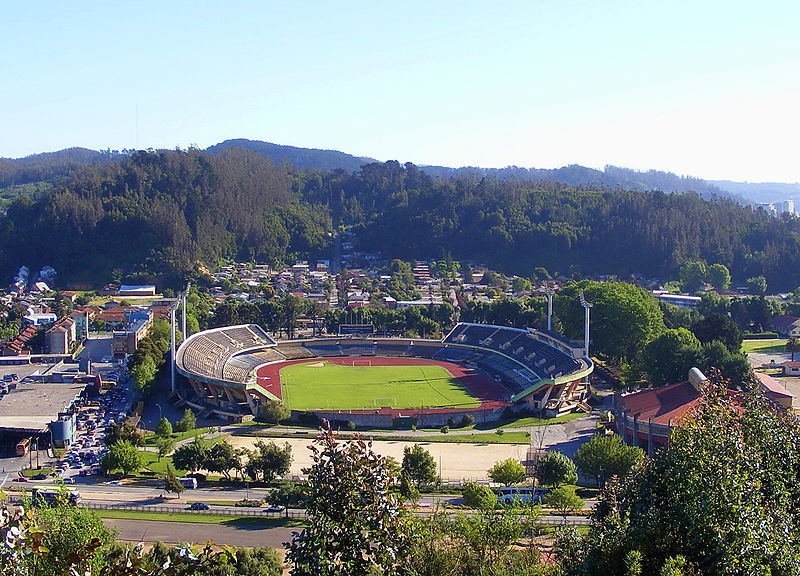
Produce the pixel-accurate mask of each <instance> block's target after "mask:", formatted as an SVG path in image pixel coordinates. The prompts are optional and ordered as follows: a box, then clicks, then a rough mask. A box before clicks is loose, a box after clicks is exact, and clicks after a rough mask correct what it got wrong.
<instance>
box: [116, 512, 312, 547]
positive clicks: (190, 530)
mask: <svg viewBox="0 0 800 576" xmlns="http://www.w3.org/2000/svg"><path fill="white" fill-rule="evenodd" d="M103 521H104V522H105V523H106V525H107V526H110V527H112V528H116V529H117V530H119V536H117V539H118V540H124V541H126V542H164V543H166V544H178V543H182V542H190V543H194V544H204V543H205V542H207V541H208V540H213V541H214V543H215V544H221V545H228V546H248V547H249V546H270V547H272V548H283V543H284V542H287V541H289V540H290V539H291V537H292V531H293V530H297V529H296V528H284V527H271V528H265V527H253V526H248V525H247V524H241V525H239V524H236V523H234V522H232V523H230V524H183V523H181V522H153V521H149V520H123V519H114V518H105V519H104V520H103Z"/></svg>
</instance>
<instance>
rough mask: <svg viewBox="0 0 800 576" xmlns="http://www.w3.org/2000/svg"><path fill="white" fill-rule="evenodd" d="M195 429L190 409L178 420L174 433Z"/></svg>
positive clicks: (193, 417)
mask: <svg viewBox="0 0 800 576" xmlns="http://www.w3.org/2000/svg"><path fill="white" fill-rule="evenodd" d="M196 427H197V420H196V418H195V415H194V412H192V409H191V408H187V409H186V410H184V412H183V418H181V419H180V420H178V422H177V423H176V424H175V431H176V432H188V431H189V430H194V429H195V428H196Z"/></svg>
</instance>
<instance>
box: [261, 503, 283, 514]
mask: <svg viewBox="0 0 800 576" xmlns="http://www.w3.org/2000/svg"><path fill="white" fill-rule="evenodd" d="M284 510H286V506H281V505H280V504H273V505H272V506H268V507H266V508H264V512H283V511H284Z"/></svg>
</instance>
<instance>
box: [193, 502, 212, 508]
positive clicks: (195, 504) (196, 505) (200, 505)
mask: <svg viewBox="0 0 800 576" xmlns="http://www.w3.org/2000/svg"><path fill="white" fill-rule="evenodd" d="M209 508H211V506H209V505H208V504H206V503H205V502H192V505H191V506H189V510H208V509H209Z"/></svg>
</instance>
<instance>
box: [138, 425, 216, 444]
mask: <svg viewBox="0 0 800 576" xmlns="http://www.w3.org/2000/svg"><path fill="white" fill-rule="evenodd" d="M209 430H211V428H192V429H191V430H187V431H186V432H173V433H172V434H171V435H170V437H171V438H172V439H173V440H175V442H180V441H181V440H186V439H187V438H194V437H195V436H200V435H201V434H205V433H206V432H208V431H209ZM157 439H158V436H156V435H155V432H148V433H147V434H145V436H144V445H145V446H155V445H156V440H157Z"/></svg>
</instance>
